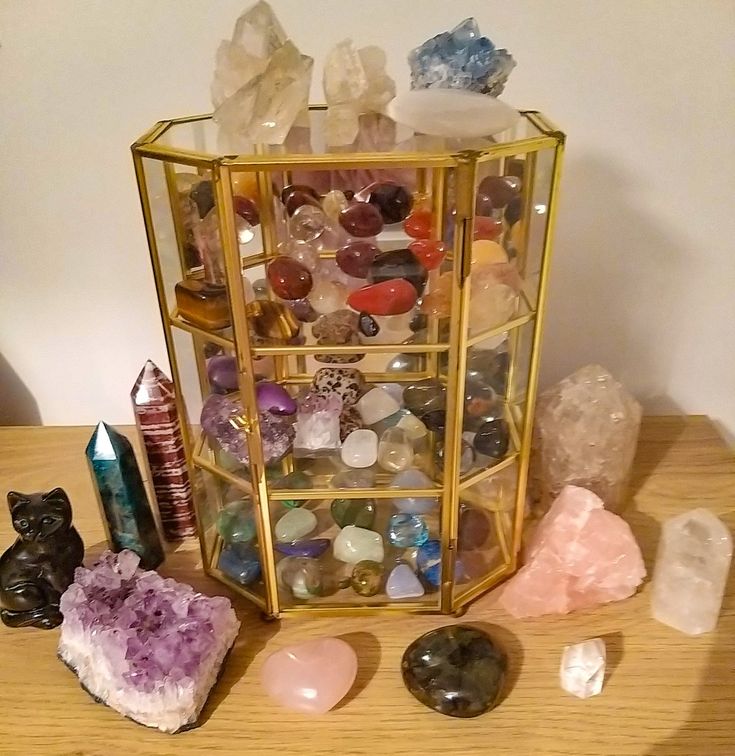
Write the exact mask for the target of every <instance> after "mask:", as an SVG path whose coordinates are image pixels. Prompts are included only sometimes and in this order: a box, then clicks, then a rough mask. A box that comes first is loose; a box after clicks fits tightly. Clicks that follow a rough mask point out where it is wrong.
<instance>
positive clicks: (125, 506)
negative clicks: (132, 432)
mask: <svg viewBox="0 0 735 756" xmlns="http://www.w3.org/2000/svg"><path fill="white" fill-rule="evenodd" d="M85 454H86V456H87V461H88V463H89V469H90V472H91V473H92V481H93V483H94V485H95V490H96V491H97V497H98V500H99V503H100V508H101V510H102V514H103V519H104V521H105V523H106V529H107V534H108V540H109V542H110V545H111V547H112V549H113V550H114V551H121V550H122V549H130V550H131V551H134V552H135V553H136V554H138V556H140V563H141V566H143V567H145V568H146V569H149V570H152V569H155V568H156V567H158V565H159V564H161V562H162V561H163V548H162V546H161V540H160V538H159V536H158V531H157V530H156V522H155V520H154V519H153V513H152V511H151V507H150V504H149V503H148V496H147V495H146V492H145V486H144V485H143V478H142V477H141V475H140V470H139V469H138V463H137V462H136V460H135V452H134V451H133V447H132V446H131V445H130V441H128V439H127V438H125V436H123V435H122V434H120V433H118V432H117V431H116V430H115V429H114V428H111V427H110V426H109V425H107V424H106V423H100V424H99V425H98V426H97V428H95V431H94V433H93V434H92V438H90V439H89V443H88V444H87V449H86V452H85Z"/></svg>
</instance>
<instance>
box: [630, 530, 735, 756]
mask: <svg viewBox="0 0 735 756" xmlns="http://www.w3.org/2000/svg"><path fill="white" fill-rule="evenodd" d="M725 519H726V520H727V524H728V526H729V527H730V529H731V530H733V524H735V515H733V516H731V517H728V518H725ZM733 591H735V577H734V576H733V571H732V570H731V571H730V576H729V579H728V585H727V587H726V589H725V600H724V602H723V604H722V611H721V613H720V624H719V626H718V629H716V630H715V631H714V633H713V635H714V638H713V639H712V648H711V650H710V653H709V657H708V659H707V664H706V665H705V666H704V668H703V670H702V674H701V677H700V681H699V687H698V688H697V690H696V691H694V693H693V696H692V708H691V711H690V712H689V718H688V720H687V721H686V722H684V723H683V724H682V725H681V726H680V727H679V729H678V730H676V731H675V732H673V733H672V734H671V735H669V737H667V738H666V739H665V740H662V741H661V742H660V743H656V744H655V745H654V746H652V747H651V748H649V749H648V750H647V751H645V753H644V754H643V756H700V755H701V756H733V755H734V754H735V685H734V684H733V670H735V638H733V637H732V636H730V635H727V634H726V633H725V632H724V631H723V630H722V629H721V628H722V627H723V623H722V617H723V615H726V614H729V615H732V613H733V612H735V595H734V594H733ZM672 632H675V631H673V630H672ZM703 637H704V636H703ZM696 642H697V638H690V637H689V636H687V635H684V634H683V633H682V634H681V643H682V645H684V644H686V643H696Z"/></svg>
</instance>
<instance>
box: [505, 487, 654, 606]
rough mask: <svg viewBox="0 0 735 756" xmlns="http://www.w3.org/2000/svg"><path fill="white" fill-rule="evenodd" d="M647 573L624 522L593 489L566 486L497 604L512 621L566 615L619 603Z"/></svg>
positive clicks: (532, 540)
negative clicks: (604, 505) (500, 605)
mask: <svg viewBox="0 0 735 756" xmlns="http://www.w3.org/2000/svg"><path fill="white" fill-rule="evenodd" d="M645 575H646V569H645V567H644V566H643V558H642V557H641V550H640V548H638V544H637V543H636V541H635V538H634V537H633V534H632V533H631V530H630V527H629V526H628V524H627V523H626V522H625V521H624V520H623V519H621V518H620V517H618V516H617V515H616V514H613V513H612V512H608V511H607V510H606V509H605V508H604V507H603V503H602V500H601V499H600V498H599V497H597V496H595V494H594V493H592V492H591V491H587V490H585V489H584V488H578V487H577V486H566V487H565V488H564V489H563V490H562V492H561V493H560V494H559V496H558V497H557V498H556V500H555V501H554V503H553V504H552V505H551V508H550V509H549V511H548V512H547V514H546V515H545V516H544V517H543V519H542V520H541V522H540V523H539V525H538V527H537V529H536V531H535V532H534V534H533V537H532V539H531V541H530V543H529V544H528V547H527V550H526V558H525V564H524V565H523V567H521V569H520V570H519V571H518V572H517V573H516V574H515V575H514V576H513V577H512V578H511V579H510V580H509V581H508V582H507V583H506V584H505V586H504V587H503V589H502V592H501V594H500V603H501V604H502V606H503V607H504V608H505V610H506V611H508V612H509V613H510V614H512V615H513V616H514V617H519V618H523V617H538V616H541V615H543V614H566V613H568V612H571V611H574V610H576V609H585V608H589V607H594V606H599V605H600V604H604V603H607V602H609V601H619V600H620V599H624V598H627V597H628V596H631V595H633V593H635V590H636V588H637V587H638V586H639V585H640V583H641V582H642V580H643V578H644V577H645Z"/></svg>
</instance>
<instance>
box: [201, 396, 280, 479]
mask: <svg viewBox="0 0 735 756" xmlns="http://www.w3.org/2000/svg"><path fill="white" fill-rule="evenodd" d="M244 417H245V410H244V409H243V406H242V404H241V403H240V402H239V401H237V400H234V399H231V398H230V397H228V396H223V395H222V394H212V395H211V396H209V397H207V400H206V401H205V402H204V406H203V407H202V415H201V424H202V428H203V429H204V432H205V433H206V434H207V435H208V436H209V438H210V439H212V441H213V443H216V444H217V445H218V446H220V447H221V448H222V450H223V451H225V452H227V453H228V454H230V455H231V456H233V457H234V458H235V459H236V460H237V461H238V462H241V463H242V464H244V465H247V464H249V462H250V454H249V452H248V445H247V436H246V434H245V430H244V424H243V418H244ZM258 420H259V424H260V438H261V441H262V444H263V457H264V460H265V464H266V465H269V464H272V463H273V462H277V461H278V460H279V459H281V458H282V457H283V456H285V455H286V454H287V453H288V452H289V451H290V449H291V444H292V442H293V437H294V427H293V421H292V419H291V418H289V417H281V416H278V415H274V414H273V413H272V412H260V413H259V415H258Z"/></svg>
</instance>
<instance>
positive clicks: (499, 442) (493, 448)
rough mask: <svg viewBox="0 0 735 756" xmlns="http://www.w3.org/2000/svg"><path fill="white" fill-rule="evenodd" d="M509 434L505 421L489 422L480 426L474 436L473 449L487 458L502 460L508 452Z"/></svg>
mask: <svg viewBox="0 0 735 756" xmlns="http://www.w3.org/2000/svg"><path fill="white" fill-rule="evenodd" d="M509 443H510V433H509V431H508V423H506V422H505V420H502V419H499V420H490V421H488V422H487V423H484V424H483V425H481V426H480V427H479V428H478V430H477V433H476V434H475V440H474V441H473V445H474V447H475V449H476V450H477V451H478V452H479V453H480V454H484V455H485V456H487V457H492V458H493V459H502V458H503V457H504V456H505V453H506V452H507V451H508V445H509Z"/></svg>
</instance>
